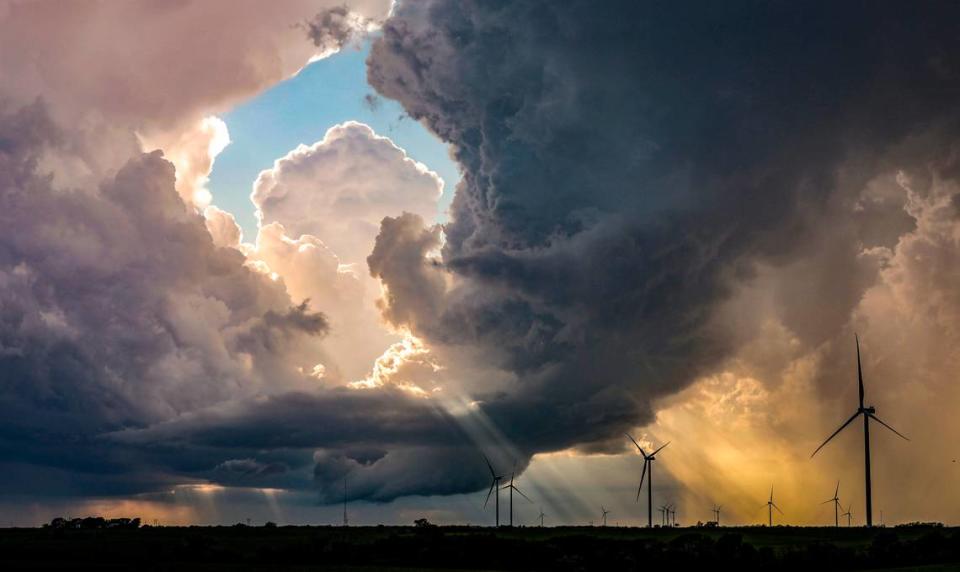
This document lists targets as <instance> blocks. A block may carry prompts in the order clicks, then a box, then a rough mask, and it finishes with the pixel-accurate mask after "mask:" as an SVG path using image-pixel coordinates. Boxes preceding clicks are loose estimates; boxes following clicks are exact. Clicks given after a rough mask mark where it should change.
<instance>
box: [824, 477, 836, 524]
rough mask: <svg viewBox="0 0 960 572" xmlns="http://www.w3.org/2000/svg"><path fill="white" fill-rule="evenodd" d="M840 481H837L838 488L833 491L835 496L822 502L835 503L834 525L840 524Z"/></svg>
mask: <svg viewBox="0 0 960 572" xmlns="http://www.w3.org/2000/svg"><path fill="white" fill-rule="evenodd" d="M839 495H840V481H837V490H836V491H834V493H833V498H830V499H827V500H825V501H823V502H822V503H820V504H827V503H828V502H832V503H833V523H834V524H833V525H834V526H840V496H839Z"/></svg>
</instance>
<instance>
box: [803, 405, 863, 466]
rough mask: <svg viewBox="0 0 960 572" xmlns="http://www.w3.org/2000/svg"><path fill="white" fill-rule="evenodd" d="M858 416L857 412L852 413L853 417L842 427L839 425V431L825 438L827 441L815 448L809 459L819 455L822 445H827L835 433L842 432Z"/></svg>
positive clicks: (858, 412)
mask: <svg viewBox="0 0 960 572" xmlns="http://www.w3.org/2000/svg"><path fill="white" fill-rule="evenodd" d="M858 415H860V411H857V412H856V413H854V414H853V416H852V417H850V419H847V422H846V423H844V424H843V425H841V426H840V428H839V429H837V430H836V431H834V432H833V434H832V435H830V436H829V437H827V440H826V441H824V442H823V443H821V444H820V446H819V447H817V450H816V451H814V452H813V455H810V458H811V459H812V458H813V457H814V455H816V454H817V453H819V452H820V449H823V446H824V445H826V444H827V443H829V442H830V440H831V439H833V438H834V437H836V436H837V433H839V432H841V431H843V430H844V429H846V428H847V425H849V424H851V423H853V420H854V419H856V418H857V416H858Z"/></svg>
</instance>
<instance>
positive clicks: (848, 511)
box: [840, 505, 853, 528]
mask: <svg viewBox="0 0 960 572" xmlns="http://www.w3.org/2000/svg"><path fill="white" fill-rule="evenodd" d="M851 508H853V505H850V506H848V507H847V512H845V513H843V514H841V515H840V516H845V517H847V528H849V527H850V518H851V516H852V515H851V514H850V509H851Z"/></svg>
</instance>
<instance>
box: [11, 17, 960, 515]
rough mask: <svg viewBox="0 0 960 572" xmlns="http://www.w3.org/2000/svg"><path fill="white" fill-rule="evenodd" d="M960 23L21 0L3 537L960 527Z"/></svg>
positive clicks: (15, 52)
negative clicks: (838, 512) (130, 532)
mask: <svg viewBox="0 0 960 572" xmlns="http://www.w3.org/2000/svg"><path fill="white" fill-rule="evenodd" d="M958 11H960V9H958V8H957V7H954V6H952V5H950V4H945V3H921V4H920V5H911V6H910V7H904V6H901V5H899V4H895V3H874V4H871V5H870V6H869V7H868V8H863V7H859V6H853V5H845V6H837V5H836V4H835V3H831V2H808V3H803V4H802V5H800V4H787V3H772V4H771V3H754V2H735V3H724V4H723V5H722V6H721V5H709V4H704V3H690V4H687V5H684V4H676V5H670V6H666V5H662V3H653V2H637V1H635V0H629V1H627V0H624V1H622V2H620V1H611V2H604V3H601V4H598V3H595V2H589V1H587V0H583V1H579V0H575V1H571V2H564V3H556V2H552V1H548V0H542V1H541V0H535V1H527V2H509V1H508V2H498V3H487V2H473V1H465V2H460V1H457V2H454V1H452V0H398V1H396V2H391V1H390V0H349V1H348V2H346V3H344V2H342V1H340V0H336V1H334V0H284V1H280V2H274V3H270V4H269V6H268V5H266V4H264V3H262V2H259V1H256V0H206V1H200V0H184V1H183V2H177V3H156V2H151V1H149V0H131V1H129V2H123V3H119V2H106V1H102V0H78V1H76V2H71V3H54V2H45V1H43V0H0V78H2V79H3V81H0V228H4V229H5V231H4V232H2V233H0V390H2V391H0V490H2V491H3V493H2V494H0V513H2V514H3V515H4V516H3V518H4V519H6V522H2V523H0V525H3V526H8V525H21V526H25V525H30V526H35V525H39V524H40V523H43V522H46V521H49V520H50V519H52V518H53V517H55V516H80V515H101V516H106V517H120V516H125V517H135V516H138V517H140V518H142V519H143V520H144V521H145V522H148V523H149V522H154V521H157V522H160V523H164V524H231V523H234V522H238V521H244V520H245V519H248V518H249V519H251V521H253V522H257V523H260V522H266V521H268V520H272V521H274V522H278V523H290V524H339V523H341V522H342V519H343V509H344V507H343V504H342V503H343V502H344V500H346V502H347V512H348V517H349V519H350V522H351V523H352V524H379V523H384V524H410V523H412V522H413V520H414V519H416V518H420V517H427V518H429V519H430V520H431V521H432V522H438V523H443V524H454V523H471V524H484V525H489V524H492V523H493V519H494V515H493V510H492V506H491V505H493V504H494V499H490V501H489V503H487V505H486V506H484V505H485V500H486V498H487V494H488V491H489V487H490V477H491V475H490V472H489V471H490V469H489V468H488V463H489V466H490V467H492V468H493V469H494V470H495V472H496V473H497V474H498V475H503V476H505V477H506V478H509V477H510V475H513V476H514V478H515V479H516V483H517V486H518V487H520V489H521V490H523V491H524V493H525V494H526V495H527V496H529V497H530V499H532V501H531V502H528V501H526V500H524V499H519V498H514V510H515V515H514V517H515V521H516V522H519V523H524V524H532V523H534V522H535V521H536V520H537V515H538V514H539V512H540V510H543V512H544V513H545V514H546V517H545V520H546V522H547V524H589V523H598V522H599V519H600V507H601V506H603V507H606V508H607V509H609V510H610V511H611V513H610V515H609V521H610V523H611V524H623V525H639V524H643V523H645V520H646V513H647V504H646V500H645V499H646V488H645V489H644V490H643V491H642V493H643V494H642V495H639V499H638V490H637V487H638V485H639V481H640V476H641V471H642V467H643V460H642V457H641V456H640V455H639V454H638V451H637V450H636V447H634V445H633V444H632V443H631V442H630V440H629V439H628V437H627V434H629V435H632V436H633V437H635V438H636V440H637V441H638V443H639V444H640V446H642V447H643V448H644V449H647V448H650V449H654V448H657V447H660V446H662V445H664V444H667V443H669V445H667V446H666V448H665V449H663V450H662V452H660V453H659V454H658V455H657V458H656V461H654V463H653V494H654V504H655V505H656V506H657V507H659V506H660V505H662V504H673V505H675V506H676V507H677V519H678V521H679V522H680V523H682V524H692V523H695V522H697V521H701V520H703V521H705V520H707V519H709V518H710V517H711V510H710V509H711V508H712V507H713V506H714V505H715V504H720V505H723V507H724V508H723V513H722V516H721V519H722V521H723V522H724V523H729V524H734V523H739V524H755V523H761V522H764V521H765V519H766V506H765V503H766V501H767V499H768V497H769V495H770V494H771V488H772V490H773V494H774V496H775V500H776V502H777V504H778V506H780V507H781V508H782V509H783V512H784V514H783V515H782V516H780V515H778V516H777V519H778V522H784V523H790V524H803V525H812V524H829V523H830V522H832V518H833V515H832V510H831V508H830V505H828V504H827V505H825V504H822V503H823V501H824V500H827V499H828V498H830V497H831V496H832V495H833V492H834V490H835V488H836V487H837V486H838V482H839V491H840V492H839V496H840V499H841V502H842V503H843V505H844V506H845V507H847V506H849V507H851V508H850V510H851V512H852V515H853V520H854V522H856V523H863V522H864V518H865V507H864V487H863V480H864V479H863V458H862V455H863V450H862V434H861V428H860V427H859V425H857V424H854V425H852V426H851V427H849V428H847V429H845V430H844V431H843V432H841V434H840V435H838V436H837V437H836V438H835V439H834V440H832V441H831V442H830V443H829V444H828V445H827V446H826V447H825V448H824V449H823V450H822V451H820V452H819V453H818V454H817V455H816V456H815V457H812V458H811V454H812V453H813V451H814V450H815V449H816V448H817V446H819V445H820V443H821V442H822V441H823V440H824V439H825V438H826V437H827V436H829V435H830V434H831V433H832V432H833V431H834V430H836V428H837V427H839V426H840V425H841V424H842V423H843V422H844V421H845V420H846V419H847V418H849V417H850V415H851V414H853V413H855V412H856V410H857V407H858V390H857V384H856V381H857V347H856V345H855V336H859V340H860V350H861V352H862V371H863V377H864V381H865V388H866V403H865V405H867V406H871V405H872V406H875V407H876V415H877V416H878V417H879V418H880V419H882V420H883V421H884V422H885V423H888V424H889V425H891V426H892V427H894V428H895V429H896V430H897V431H899V432H901V433H903V434H904V435H906V436H907V437H909V441H907V440H904V439H901V438H900V437H898V436H897V435H896V434H894V433H892V432H890V431H887V430H886V429H885V428H884V427H882V426H881V425H878V424H876V423H874V424H873V425H871V429H872V431H871V439H872V440H871V447H872V448H871V453H872V462H873V469H872V477H873V496H874V505H873V506H874V515H875V521H879V520H880V518H879V517H880V512H881V511H882V512H883V519H884V522H885V523H888V524H893V523H900V522H910V521H934V520H936V521H942V522H945V523H951V524H955V523H957V522H958V521H960V508H958V507H960V496H958V495H960V493H958V491H960V488H958V487H957V486H956V484H957V482H958V479H960V468H958V466H957V463H956V459H957V456H958V451H957V450H956V446H955V443H956V442H958V437H960V421H958V420H957V419H956V416H955V415H953V412H954V411H955V410H956V407H957V405H958V404H960V389H958V388H960V386H958V385H957V384H956V383H955V379H954V378H955V374H956V372H957V370H958V366H960V352H958V350H957V348H958V347H960V329H958V326H957V325H958V323H960V298H958V292H960V283H958V282H960V275H958V273H957V270H956V269H957V268H960V210H958V208H960V198H958V197H960V185H958V173H960V169H958V157H960V154H958V145H957V141H958V134H960V106H958V103H957V102H958V101H960V99H958V98H957V95H958V93H960V60H958V56H957V54H956V50H955V37H956V22H958V21H960V19H958V18H957V16H958V15H960V14H957V13H956V12H958ZM118 48H119V49H118ZM344 485H346V487H345V486H344ZM645 486H646V484H645ZM508 502H509V501H508V497H507V494H506V492H501V497H500V503H501V505H500V506H501V521H504V520H506V519H507V518H508V516H507V515H508V513H507V508H506V507H507V504H508ZM654 518H655V519H656V511H654ZM780 519H782V520H780Z"/></svg>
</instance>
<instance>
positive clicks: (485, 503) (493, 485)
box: [483, 481, 497, 508]
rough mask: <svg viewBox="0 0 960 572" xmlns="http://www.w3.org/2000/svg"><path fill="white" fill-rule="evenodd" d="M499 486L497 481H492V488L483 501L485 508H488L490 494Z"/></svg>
mask: <svg viewBox="0 0 960 572" xmlns="http://www.w3.org/2000/svg"><path fill="white" fill-rule="evenodd" d="M495 486H497V481H493V482H492V483H490V490H489V491H487V500H485V501H483V508H487V503H488V502H490V495H492V494H493V487H495Z"/></svg>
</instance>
